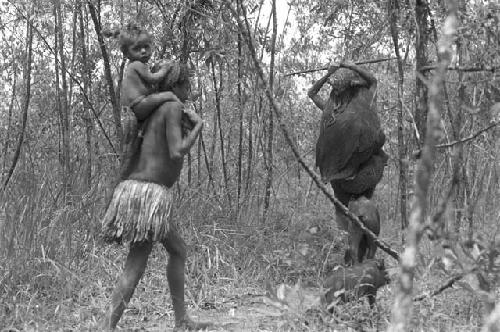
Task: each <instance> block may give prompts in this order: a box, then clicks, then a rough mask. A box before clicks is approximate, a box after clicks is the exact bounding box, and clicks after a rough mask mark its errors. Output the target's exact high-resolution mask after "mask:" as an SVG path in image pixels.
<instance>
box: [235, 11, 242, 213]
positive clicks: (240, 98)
mask: <svg viewBox="0 0 500 332" xmlns="http://www.w3.org/2000/svg"><path fill="white" fill-rule="evenodd" d="M238 8H239V7H238ZM241 46H242V45H241V33H240V32H238V83H237V88H238V107H239V109H240V114H239V115H240V116H239V122H240V124H239V125H240V128H239V129H240V133H239V139H238V171H237V172H238V179H237V184H236V186H237V193H238V194H237V195H238V196H237V202H236V206H237V211H238V215H239V211H240V197H241V173H242V172H241V171H242V169H241V168H242V164H243V134H244V132H243V119H244V105H243V99H242V98H243V96H242V95H241V93H242V91H241V81H242V79H243V78H242V72H241V71H242V68H241V67H242V63H243V61H242V56H243V55H242V53H241Z"/></svg>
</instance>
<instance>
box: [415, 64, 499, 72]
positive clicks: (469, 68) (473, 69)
mask: <svg viewBox="0 0 500 332" xmlns="http://www.w3.org/2000/svg"><path fill="white" fill-rule="evenodd" d="M437 67H438V65H437V64H434V65H429V66H424V67H422V68H421V69H420V71H421V72H424V71H429V70H434V69H437ZM498 69H500V67H498V66H483V65H481V66H478V67H474V66H464V67H460V66H449V67H448V68H446V70H454V71H461V72H469V73H472V72H479V71H490V72H492V73H494V72H495V71H497V70H498Z"/></svg>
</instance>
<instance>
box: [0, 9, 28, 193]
mask: <svg viewBox="0 0 500 332" xmlns="http://www.w3.org/2000/svg"><path fill="white" fill-rule="evenodd" d="M33 14H34V4H33V3H31V8H30V14H29V17H28V19H27V20H26V59H25V63H24V73H23V78H24V84H25V86H26V91H25V94H24V103H23V108H22V120H21V133H20V134H19V138H18V141H17V145H16V150H15V151H14V156H13V158H12V165H11V166H10V168H9V170H8V171H7V177H6V178H5V181H4V183H3V190H2V191H5V189H6V188H7V185H8V184H9V182H10V179H11V177H12V174H14V170H15V169H16V165H17V162H18V160H19V155H20V154H21V147H22V145H23V141H24V132H25V130H26V124H27V122H28V108H29V104H30V98H31V61H32V58H33V22H32V21H31V20H32V19H33Z"/></svg>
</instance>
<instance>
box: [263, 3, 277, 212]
mask: <svg viewBox="0 0 500 332" xmlns="http://www.w3.org/2000/svg"><path fill="white" fill-rule="evenodd" d="M272 16H273V33H272V36H271V62H270V64H269V89H270V92H271V94H273V95H274V92H273V90H274V58H275V54H276V35H277V33H278V23H277V22H278V21H277V18H276V0H273V3H272ZM267 134H268V137H267V138H268V141H267V151H266V153H267V177H266V188H265V195H264V213H263V217H264V218H263V219H264V220H265V218H266V215H267V210H268V209H269V204H270V200H271V189H272V185H273V163H274V162H273V142H274V116H273V110H272V105H269V124H268V133H267Z"/></svg>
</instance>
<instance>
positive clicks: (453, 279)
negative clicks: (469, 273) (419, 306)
mask: <svg viewBox="0 0 500 332" xmlns="http://www.w3.org/2000/svg"><path fill="white" fill-rule="evenodd" d="M463 277H464V274H458V275H456V276H453V277H451V278H450V279H448V280H447V281H446V282H445V283H444V284H442V285H441V286H440V287H439V288H436V289H435V290H433V291H432V292H430V293H427V294H420V295H419V296H415V297H414V298H413V302H418V301H422V300H424V299H427V298H430V297H433V296H436V295H438V294H440V293H442V292H443V291H444V290H446V289H448V288H450V287H451V286H453V284H454V283H455V282H457V281H459V280H460V279H462V278H463Z"/></svg>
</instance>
